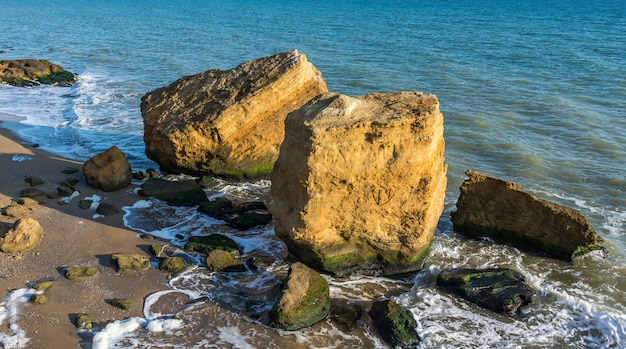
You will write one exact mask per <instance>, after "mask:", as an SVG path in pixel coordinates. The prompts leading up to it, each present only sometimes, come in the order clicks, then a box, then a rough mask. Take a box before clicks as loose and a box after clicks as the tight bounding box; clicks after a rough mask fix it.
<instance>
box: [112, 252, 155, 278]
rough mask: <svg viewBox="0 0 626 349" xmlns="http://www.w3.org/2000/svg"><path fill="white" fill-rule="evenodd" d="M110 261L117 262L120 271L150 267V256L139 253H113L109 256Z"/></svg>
mask: <svg viewBox="0 0 626 349" xmlns="http://www.w3.org/2000/svg"><path fill="white" fill-rule="evenodd" d="M111 261H112V262H114V263H115V264H117V267H118V272H120V273H123V272H125V271H128V270H146V269H148V268H150V257H148V256H146V255H144V254H139V253H115V254H113V255H112V256H111Z"/></svg>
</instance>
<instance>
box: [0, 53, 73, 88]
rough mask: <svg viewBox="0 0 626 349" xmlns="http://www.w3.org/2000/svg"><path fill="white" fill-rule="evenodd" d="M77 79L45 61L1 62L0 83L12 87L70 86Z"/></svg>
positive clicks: (16, 60)
mask: <svg viewBox="0 0 626 349" xmlns="http://www.w3.org/2000/svg"><path fill="white" fill-rule="evenodd" d="M75 79H76V77H75V75H74V74H73V73H71V72H69V71H67V70H65V69H63V68H62V67H61V66H59V65H57V64H54V63H50V62H48V61H46V60H43V59H41V60H37V59H14V60H0V82H5V83H8V84H11V85H15V86H34V85H39V84H52V85H62V86H70V85H72V84H73V83H74V80H75Z"/></svg>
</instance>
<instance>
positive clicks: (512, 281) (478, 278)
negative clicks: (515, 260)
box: [437, 268, 535, 315]
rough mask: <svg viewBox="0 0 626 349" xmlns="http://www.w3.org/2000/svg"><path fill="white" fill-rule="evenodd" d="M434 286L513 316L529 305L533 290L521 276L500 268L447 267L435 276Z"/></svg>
mask: <svg viewBox="0 0 626 349" xmlns="http://www.w3.org/2000/svg"><path fill="white" fill-rule="evenodd" d="M437 286H439V287H441V288H443V289H445V290H447V291H449V292H452V293H454V294H456V295H458V296H461V297H463V298H464V299H466V300H468V301H470V302H472V303H474V304H476V305H479V306H481V307H483V308H486V309H489V310H491V311H495V312H498V313H505V314H508V315H515V314H517V313H519V311H520V307H522V306H524V305H527V304H529V303H530V302H531V301H532V296H533V294H534V293H535V291H534V290H533V289H532V287H530V286H528V285H527V284H525V283H524V275H522V274H521V273H519V272H516V271H514V270H510V269H504V268H491V269H464V268H461V269H450V270H444V271H442V272H441V273H439V275H438V276H437Z"/></svg>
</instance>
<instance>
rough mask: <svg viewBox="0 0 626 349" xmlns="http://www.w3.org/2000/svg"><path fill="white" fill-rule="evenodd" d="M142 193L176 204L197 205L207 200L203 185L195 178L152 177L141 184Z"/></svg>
mask: <svg viewBox="0 0 626 349" xmlns="http://www.w3.org/2000/svg"><path fill="white" fill-rule="evenodd" d="M141 191H142V194H143V195H145V196H149V197H153V198H157V199H159V200H163V201H165V202H167V203H168V204H170V205H174V206H196V205H199V204H200V203H201V202H203V201H207V200H208V199H207V196H206V193H205V192H204V190H203V189H202V186H200V184H198V183H197V182H196V181H194V180H182V181H167V180H164V179H158V178H151V179H148V180H147V181H146V182H145V183H143V184H142V185H141Z"/></svg>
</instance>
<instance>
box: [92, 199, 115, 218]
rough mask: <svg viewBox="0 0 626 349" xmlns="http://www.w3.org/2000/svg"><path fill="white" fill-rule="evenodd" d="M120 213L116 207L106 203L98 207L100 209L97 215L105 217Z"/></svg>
mask: <svg viewBox="0 0 626 349" xmlns="http://www.w3.org/2000/svg"><path fill="white" fill-rule="evenodd" d="M118 212H119V210H118V209H117V207H115V205H113V204H109V203H106V202H102V203H100V205H98V208H97V209H96V213H97V214H101V215H103V216H112V215H114V214H116V213H118Z"/></svg>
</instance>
